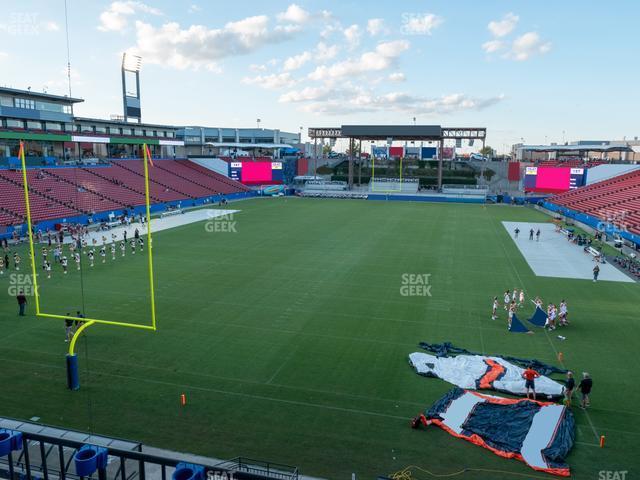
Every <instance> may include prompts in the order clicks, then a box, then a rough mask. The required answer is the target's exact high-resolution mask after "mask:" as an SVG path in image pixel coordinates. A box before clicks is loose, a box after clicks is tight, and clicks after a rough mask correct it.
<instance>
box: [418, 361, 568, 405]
mask: <svg viewBox="0 0 640 480" xmlns="http://www.w3.org/2000/svg"><path fill="white" fill-rule="evenodd" d="M409 363H410V364H411V366H413V368H414V369H415V371H416V373H418V374H419V375H423V376H425V377H436V378H440V379H442V380H444V381H445V382H449V383H451V384H453V385H456V386H457V387H460V388H466V389H471V390H496V391H499V392H505V393H510V394H512V395H518V396H525V395H526V394H527V391H526V388H525V379H524V378H522V373H523V372H524V369H523V368H521V367H519V366H517V365H514V364H512V363H510V362H508V361H506V360H505V359H504V358H500V357H489V356H485V355H457V356H455V357H436V356H434V355H429V354H428V353H423V352H414V353H412V354H410V355H409ZM535 389H536V394H537V395H538V397H539V398H543V399H547V400H558V399H561V398H562V389H563V386H562V385H561V384H560V383H559V382H556V381H555V380H552V379H551V378H549V377H546V376H544V375H542V376H540V377H538V378H536V379H535Z"/></svg>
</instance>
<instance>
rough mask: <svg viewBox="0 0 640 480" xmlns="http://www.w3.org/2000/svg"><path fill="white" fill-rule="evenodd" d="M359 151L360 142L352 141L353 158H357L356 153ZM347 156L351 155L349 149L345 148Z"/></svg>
mask: <svg viewBox="0 0 640 480" xmlns="http://www.w3.org/2000/svg"><path fill="white" fill-rule="evenodd" d="M359 151H360V142H358V141H357V140H354V141H353V156H354V157H357V156H358V153H359ZM346 153H347V155H351V148H347V152H346Z"/></svg>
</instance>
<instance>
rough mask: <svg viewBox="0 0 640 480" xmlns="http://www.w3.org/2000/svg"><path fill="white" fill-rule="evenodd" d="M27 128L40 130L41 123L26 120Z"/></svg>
mask: <svg viewBox="0 0 640 480" xmlns="http://www.w3.org/2000/svg"><path fill="white" fill-rule="evenodd" d="M27 128H29V129H32V130H42V123H41V122H32V121H29V120H27Z"/></svg>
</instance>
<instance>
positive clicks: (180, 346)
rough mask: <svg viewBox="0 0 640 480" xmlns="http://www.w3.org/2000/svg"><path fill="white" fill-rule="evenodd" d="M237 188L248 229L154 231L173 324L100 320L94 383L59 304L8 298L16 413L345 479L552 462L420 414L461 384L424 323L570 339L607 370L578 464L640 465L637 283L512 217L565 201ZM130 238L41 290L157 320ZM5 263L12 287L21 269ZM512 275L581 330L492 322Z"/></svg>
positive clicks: (93, 339) (530, 216) (466, 335)
mask: <svg viewBox="0 0 640 480" xmlns="http://www.w3.org/2000/svg"><path fill="white" fill-rule="evenodd" d="M237 207H239V208H240V209H241V213H239V214H237V215H236V218H235V220H236V221H237V224H236V229H237V233H209V232H207V231H206V229H205V228H204V224H203V223H198V224H192V225H188V226H183V227H180V228H176V229H173V230H169V231H163V232H160V233H158V234H157V235H155V236H154V255H155V269H156V285H157V292H156V293H157V313H158V326H159V330H158V332H157V333H147V332H140V331H134V330H129V329H126V330H125V329H121V328H115V327H107V326H101V325H98V326H94V327H91V328H90V329H89V330H87V335H86V337H85V338H84V339H81V340H80V341H79V342H78V351H79V357H80V365H81V382H82V388H81V390H80V391H79V392H69V391H68V390H66V389H65V370H64V354H65V352H66V347H67V345H66V344H65V343H63V339H64V328H63V325H62V323H61V322H60V321H56V320H50V319H40V318H35V317H34V316H28V317H25V318H18V317H16V316H15V314H16V312H17V306H16V302H15V298H13V297H10V296H8V295H3V296H2V297H0V312H1V313H0V339H1V340H0V361H2V363H3V368H2V369H1V370H0V385H2V387H0V415H5V416H12V417H19V418H24V419H28V418H30V417H32V416H38V417H40V418H41V420H40V421H41V422H43V423H48V424H53V425H60V426H66V427H69V428H75V429H81V430H90V431H93V432H99V433H101V434H105V435H113V436H119V437H125V438H131V439H136V440H139V441H142V442H144V443H148V444H150V445H153V446H157V447H164V448H171V449H176V450H180V451H190V452H193V453H198V454H203V455H208V456H213V457H217V458H230V457H234V456H238V455H242V456H246V457H253V458H259V459H266V460H271V461H275V462H280V463H285V464H293V465H298V466H299V467H300V469H301V471H302V472H303V473H305V474H308V475H316V476H325V477H328V478H347V477H348V475H350V474H351V472H356V473H357V474H358V477H359V478H375V476H376V475H380V474H390V473H392V472H395V471H398V470H400V469H402V468H404V467H406V466H407V465H417V466H420V467H422V468H425V469H428V470H430V471H431V472H435V473H438V474H447V473H452V472H456V471H459V470H461V469H463V468H469V469H478V470H475V471H474V470H470V471H468V472H466V473H464V474H461V475H459V476H458V477H457V478H465V479H467V478H487V476H488V475H490V476H491V478H496V479H501V478H505V479H506V478H515V477H517V476H520V477H522V476H524V477H526V478H534V477H543V478H544V477H545V475H544V474H538V473H536V472H534V471H533V470H530V469H529V468H528V467H526V466H525V465H524V464H522V463H520V462H517V461H515V460H505V459H501V458H499V457H497V456H495V455H493V454H492V453H490V452H488V451H486V450H484V449H482V448H479V447H476V446H474V445H471V444H469V443H467V442H464V441H462V440H458V439H455V438H453V437H451V436H449V435H448V434H446V433H445V432H443V431H441V430H439V429H437V428H433V429H429V430H426V431H425V430H422V431H415V430H412V429H410V428H409V424H408V420H409V418H410V417H413V416H414V415H416V414H417V413H418V412H420V411H421V410H422V409H424V408H426V407H428V406H429V405H430V404H431V403H432V402H433V401H434V400H436V399H437V398H439V396H440V395H442V394H443V393H445V392H446V391H448V390H449V388H450V385H448V384H446V383H445V382H442V381H440V380H436V379H426V378H422V377H419V376H418V375H416V374H415V373H414V372H413V371H412V369H411V368H410V367H409V366H408V364H407V354H409V353H410V352H412V351H416V349H417V343H418V342H419V341H429V342H440V341H452V342H454V343H455V344H456V345H459V346H462V347H465V348H467V349H470V350H475V351H482V352H486V353H490V354H509V355H517V356H521V357H535V358H538V359H540V360H543V361H546V362H550V363H557V360H556V352H557V351H562V352H563V354H564V362H565V364H566V366H567V367H568V368H571V369H574V370H575V371H577V372H582V371H585V370H586V371H589V372H590V373H591V374H592V376H593V378H594V391H593V394H592V408H591V409H589V411H588V415H587V414H586V413H584V412H583V411H581V410H580V409H577V408H574V413H575V415H576V420H577V444H576V445H575V447H574V449H573V451H572V453H571V454H570V456H569V457H568V462H569V464H570V465H571V467H572V470H573V472H574V475H575V477H576V478H597V476H598V472H599V471H601V470H628V471H630V472H638V469H639V467H640V460H639V459H638V456H637V448H636V447H635V445H636V442H638V441H639V440H640V429H639V428H638V427H639V423H640V422H639V420H640V413H639V412H638V410H637V405H638V401H639V400H640V391H639V390H638V387H637V381H634V380H633V378H637V373H636V370H635V367H634V364H635V362H636V361H637V349H636V345H637V342H638V339H640V330H639V325H640V324H639V319H638V305H640V288H639V287H638V285H637V284H622V283H611V282H599V283H597V284H594V283H592V282H590V281H584V280H568V279H567V280H565V279H558V278H543V277H536V276H535V275H534V274H533V273H532V272H531V270H530V269H529V267H528V265H527V263H526V261H525V260H524V259H523V258H522V256H521V255H520V253H519V252H518V250H517V248H516V246H515V245H514V244H513V242H512V241H511V239H510V238H509V234H508V233H507V232H506V230H505V229H504V228H503V227H502V225H501V223H500V222H501V221H502V220H510V221H546V220H548V217H545V216H544V215H542V214H541V213H538V212H536V211H534V210H531V209H525V208H522V207H506V206H494V207H486V208H485V207H482V206H479V205H452V204H422V203H404V202H389V203H384V202H362V201H345V200H308V199H287V200H284V199H265V200H251V201H245V202H241V203H238V204H237ZM25 253H26V252H25ZM119 255H120V251H119V250H118V258H117V260H116V262H111V260H110V254H108V261H107V264H106V265H102V264H100V259H99V257H98V258H97V260H96V266H95V267H94V268H93V269H89V268H85V269H84V270H83V274H82V276H80V275H79V274H78V273H77V272H75V265H71V273H70V274H69V275H68V276H67V277H64V278H63V276H62V274H61V273H60V272H59V271H57V270H56V271H55V272H54V278H52V279H51V280H46V279H44V278H42V276H40V278H41V283H42V287H41V289H42V290H41V291H42V296H43V306H44V307H45V308H46V309H47V310H53V311H55V313H61V314H65V313H66V312H67V311H74V310H75V309H76V307H77V308H81V309H83V310H84V311H85V313H86V314H87V315H88V316H98V318H100V317H99V316H103V317H104V318H106V319H120V320H123V321H131V322H136V323H143V322H148V321H149V316H148V312H149V307H148V295H147V287H146V282H145V276H144V275H145V260H146V256H143V255H140V254H139V253H138V254H137V255H136V256H135V258H134V257H132V256H131V255H130V249H129V248H127V257H126V258H125V259H121V258H120V256H119ZM23 258H24V259H26V258H27V257H26V255H23ZM25 267H26V261H25V262H23V270H24V269H25ZM404 273H429V274H431V277H430V280H431V284H432V289H431V293H432V297H428V298H425V297H403V296H401V295H400V286H401V276H402V274H404ZM81 277H82V278H81ZM81 280H82V281H81ZM0 282H2V284H0V286H1V287H2V288H3V290H6V288H5V287H8V285H9V278H8V276H7V275H5V278H1V279H0ZM514 287H517V288H522V287H524V288H525V291H526V293H527V297H528V298H529V297H532V296H534V295H540V296H541V297H542V298H543V300H545V301H555V302H559V301H560V299H561V297H564V298H566V299H567V300H568V302H569V307H570V316H571V320H572V325H571V326H570V327H569V328H567V329H566V330H563V331H561V332H559V333H561V334H562V335H566V337H568V338H567V340H566V341H564V342H562V341H560V340H558V339H557V338H556V336H555V335H552V334H546V333H544V332H541V331H537V332H536V334H535V335H518V334H510V333H508V332H507V330H506V319H501V320H500V321H495V322H494V321H491V319H490V307H491V300H492V297H493V296H494V295H498V296H500V295H501V293H502V292H503V291H504V290H505V289H512V288H514ZM82 292H84V295H82ZM29 313H30V314H31V315H32V314H33V306H32V305H31V306H30V307H29ZM503 316H504V315H503ZM523 316H524V315H523ZM181 393H186V395H187V398H188V405H187V406H186V407H184V408H183V407H181V406H180V402H179V396H180V394H181ZM599 435H606V437H607V443H606V448H604V449H600V448H597V446H596V445H597V439H598V436H599ZM634 451H635V452H636V454H634V453H633V452H634ZM486 470H496V471H495V472H492V473H488V472H487V471H486ZM415 478H429V477H428V476H427V475H426V474H424V473H419V472H416V474H415Z"/></svg>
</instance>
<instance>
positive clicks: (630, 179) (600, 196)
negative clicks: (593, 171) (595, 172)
mask: <svg viewBox="0 0 640 480" xmlns="http://www.w3.org/2000/svg"><path fill="white" fill-rule="evenodd" d="M550 203H553V204H555V205H558V206H561V207H566V208H569V209H571V210H575V211H578V212H582V213H586V214H588V215H591V216H594V217H597V218H599V219H601V220H602V221H604V222H612V223H616V224H620V225H621V226H623V227H624V228H626V229H628V230H629V231H630V232H632V233H635V234H640V170H635V171H632V172H630V173H626V174H624V175H619V176H617V177H614V178H611V179H609V180H604V181H602V182H598V183H594V184H592V185H588V186H586V187H583V188H579V189H577V190H571V191H569V192H567V193H563V194H561V195H557V196H555V197H553V198H552V199H551V200H550Z"/></svg>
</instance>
